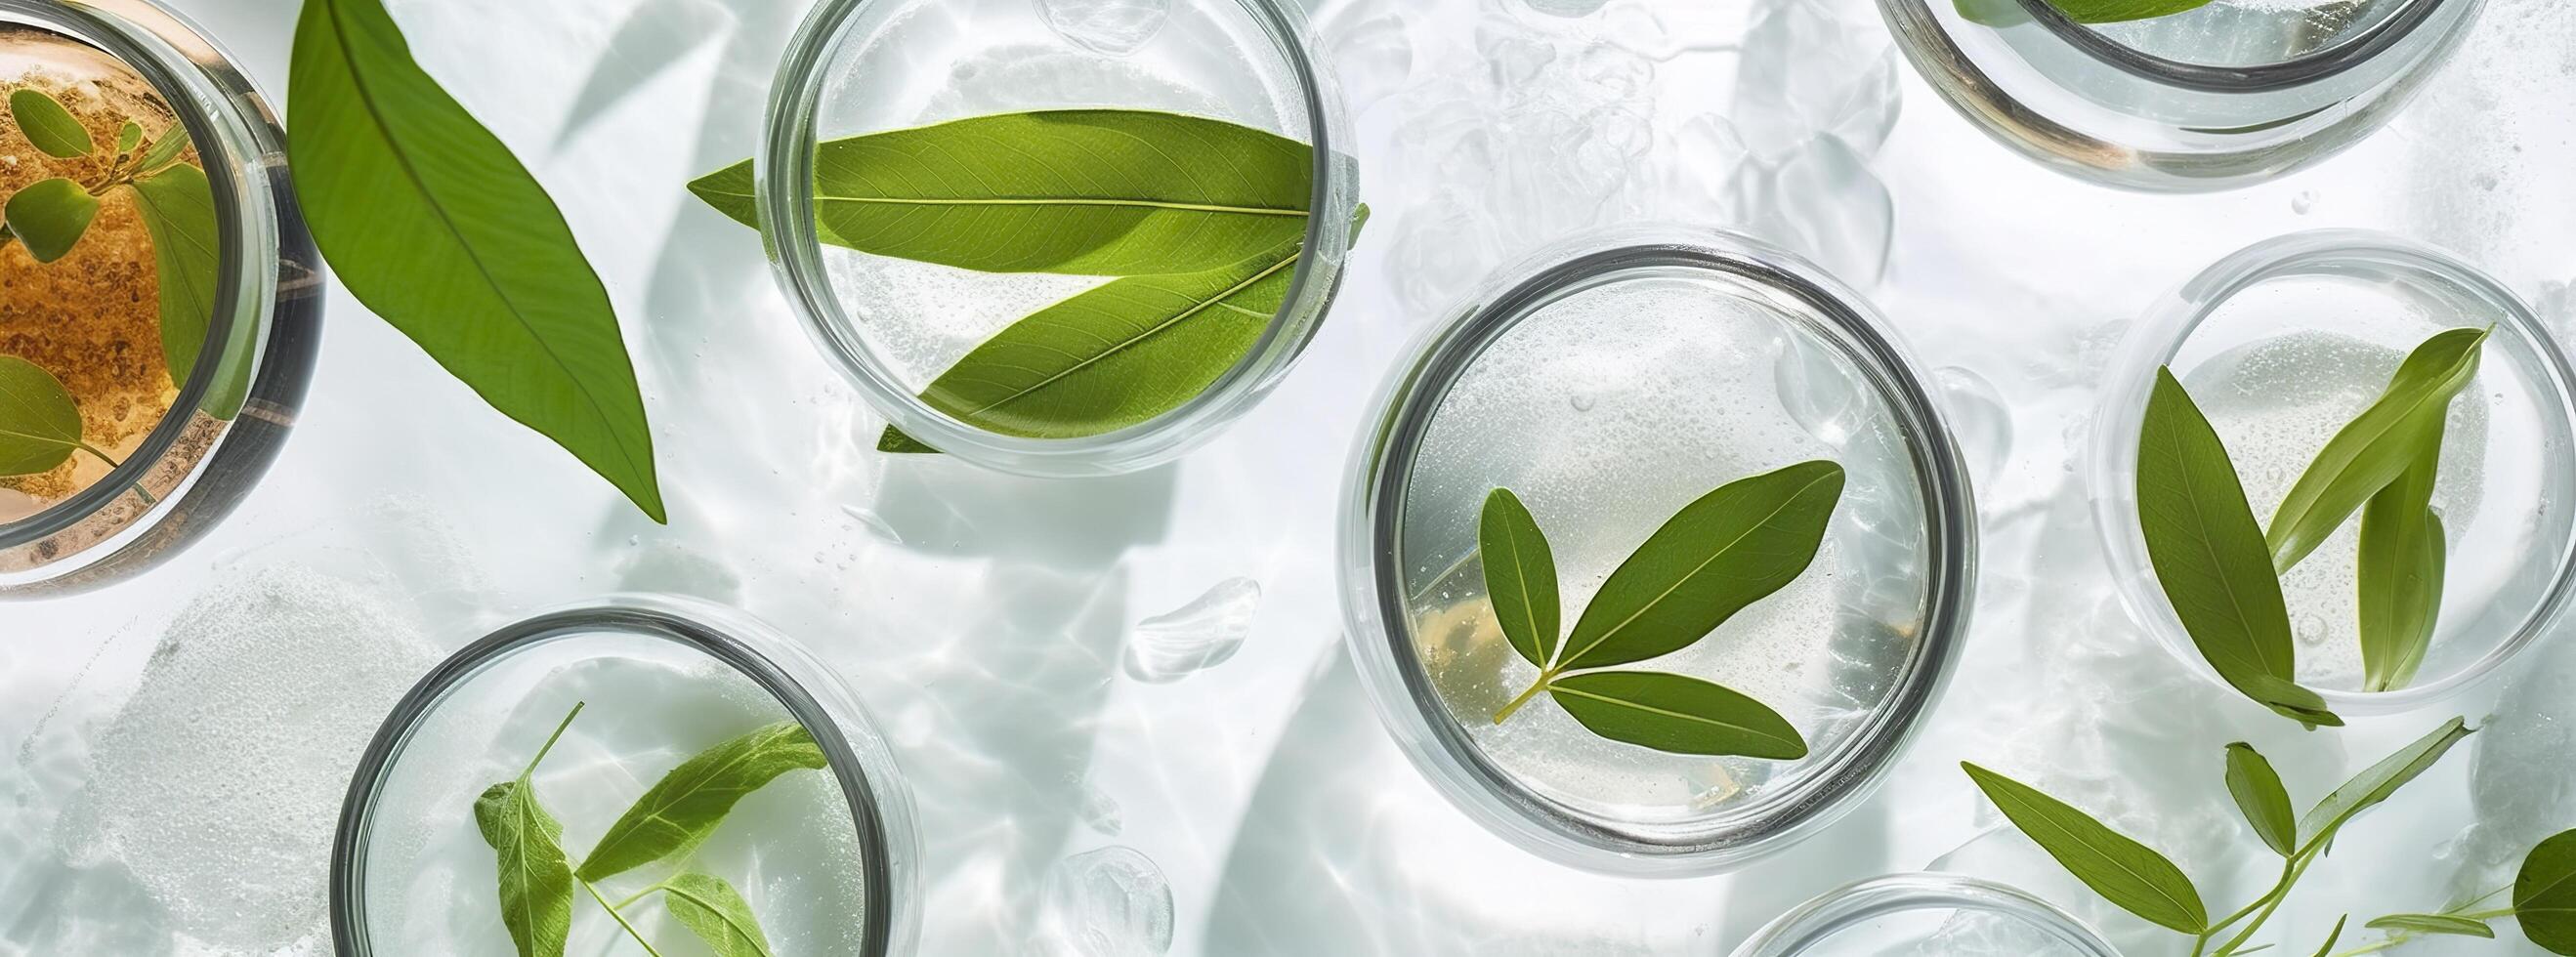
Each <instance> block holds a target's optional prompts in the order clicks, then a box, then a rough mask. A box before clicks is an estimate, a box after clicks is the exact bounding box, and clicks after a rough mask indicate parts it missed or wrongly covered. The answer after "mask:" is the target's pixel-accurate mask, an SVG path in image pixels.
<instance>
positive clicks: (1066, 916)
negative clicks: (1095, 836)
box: [1031, 847, 1172, 957]
mask: <svg viewBox="0 0 2576 957" xmlns="http://www.w3.org/2000/svg"><path fill="white" fill-rule="evenodd" d="M1031 943H1032V944H1033V945H1034V946H1032V947H1031V950H1033V951H1035V952H1036V953H1040V954H1047V955H1061V957H1075V955H1080V957H1159V955H1162V954H1165V953H1169V952H1170V951H1171V949H1172V885H1171V882H1170V881H1168V880H1166V879H1165V878H1164V877H1163V870H1162V868H1159V867H1156V866H1154V862H1153V860H1152V859H1150V858H1147V857H1146V856H1145V855H1143V854H1139V853H1137V852H1136V849H1135V848H1132V847H1104V848H1101V849H1099V850H1096V851H1085V852H1083V853H1080V854H1076V855H1074V856H1072V857H1068V858H1065V859H1064V860H1062V861H1060V862H1058V863H1057V864H1056V866H1055V870H1054V871H1053V872H1052V873H1050V874H1049V875H1048V876H1047V889H1046V902H1045V904H1044V905H1043V910H1042V912H1041V913H1040V915H1039V919H1038V932H1037V938H1036V940H1034V941H1032V942H1031Z"/></svg>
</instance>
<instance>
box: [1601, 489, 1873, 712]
mask: <svg viewBox="0 0 2576 957" xmlns="http://www.w3.org/2000/svg"><path fill="white" fill-rule="evenodd" d="M1842 494H1843V467H1842V466H1840V465H1837V464H1835V463H1832V462H1828V461H1823V460H1817V461H1812V462H1800V463H1798V464H1796V465H1791V466H1789V467H1787V468H1783V469H1780V470H1778V471H1775V472H1770V473H1766V474H1763V475H1756V476H1753V477H1752V478H1747V479H1739V480H1736V481H1733V482H1729V483H1727V484H1726V485H1724V486H1721V487H1720V488H1718V490H1717V491H1714V492H1710V493H1708V494H1707V495H1704V496H1701V497H1700V499H1699V500H1698V501H1695V502H1692V503H1690V504H1689V505H1685V506H1682V510H1681V511H1680V512H1677V513H1675V514H1674V515H1673V517H1672V518H1671V519H1670V520H1668V521H1666V522H1665V523H1664V525H1663V527H1662V528H1658V529H1656V530H1655V533H1654V534H1653V535H1649V536H1647V537H1646V543H1645V544H1644V545H1640V546H1638V547H1637V551H1636V552H1635V553H1633V554H1631V555H1629V556H1628V559H1627V560H1626V561H1624V562H1621V563H1619V567H1618V568H1617V569H1616V570H1614V571H1612V572H1611V573H1610V577H1609V579H1608V580H1607V581H1604V582H1602V583H1601V590H1600V591H1599V592H1598V593H1596V594H1594V595H1593V597H1592V603H1591V604H1589V605H1586V606H1584V609H1583V614H1582V616H1581V617H1579V618H1577V619H1575V622H1574V634H1573V636H1572V637H1569V638H1568V639H1566V642H1565V655H1564V660H1563V663H1562V664H1561V665H1559V667H1560V668H1562V669H1581V668H1600V667H1606V666H1609V665H1619V664H1626V663H1628V662H1631V661H1643V660H1646V659H1648V658H1655V657H1660V656H1662V655H1667V654H1671V653H1672V652H1674V651H1678V650H1680V649H1682V648H1684V647H1686V646H1688V645H1690V644H1691V643H1692V642H1695V641H1698V640H1700V639H1701V638H1702V637H1704V636H1706V635H1707V634H1708V633H1709V632H1710V631H1712V630H1714V629H1716V628H1717V626H1719V625H1721V624H1724V623H1725V622H1726V620H1727V619H1728V618H1731V617H1734V615H1735V613H1736V612H1738V611H1742V610H1744V608H1745V606H1747V605H1751V604H1753V603H1754V602H1756V601H1760V600H1761V599H1762V598H1763V597H1764V596H1767V595H1769V594H1771V593H1772V592H1775V591H1779V590H1780V589H1781V588H1782V587H1784V586H1786V585H1788V584H1789V583H1790V582H1792V581H1795V580H1797V578H1798V576H1799V575H1800V574H1801V573H1803V572H1805V571H1806V570H1807V565H1808V563H1810V562H1812V561H1814V560H1815V558H1816V548H1817V546H1819V545H1821V544H1822V543H1823V541H1824V537H1825V523H1826V521H1827V520H1828V519H1831V518H1832V517H1833V514H1834V506H1835V504H1836V503H1838V502H1840V501H1841V499H1842Z"/></svg>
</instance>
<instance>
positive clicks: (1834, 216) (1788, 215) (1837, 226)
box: [1731, 136, 1896, 288]
mask: <svg viewBox="0 0 2576 957" xmlns="http://www.w3.org/2000/svg"><path fill="white" fill-rule="evenodd" d="M1731 185H1732V187H1733V189H1732V193H1733V199H1734V203H1735V208H1736V210H1737V213H1738V215H1740V216H1741V217H1742V220H1741V223H1740V228H1742V229H1743V230H1744V231H1745V232H1748V233H1751V234H1753V235H1755V236H1759V237H1761V238H1763V239H1767V240H1770V241H1771V242H1774V243H1778V244H1780V245H1782V246H1786V247H1788V248H1789V249H1790V250H1791V251H1793V252H1796V253H1798V254H1800V255H1803V256H1805V257H1807V258H1808V259H1811V260H1814V261H1815V263H1816V265H1819V266H1823V267H1824V268H1825V269H1826V270H1827V271H1829V272H1832V273H1833V274H1834V275H1836V276H1838V277H1841V278H1842V280H1843V281H1845V282H1849V283H1852V284H1854V285H1857V286H1861V287H1863V288H1867V287H1868V286H1870V285H1872V284H1874V283H1876V282H1878V280H1879V277H1881V276H1883V275H1886V273H1887V255H1888V250H1889V248H1890V247H1891V245H1892V244H1893V242H1894V240H1895V234H1896V200H1895V197H1893V196H1892V195H1890V194H1889V193H1888V191H1887V184H1885V183H1882V182H1880V181H1879V178H1878V174H1877V173H1876V172H1874V171H1873V170H1871V169H1870V164H1869V158H1868V157H1867V156H1864V155H1862V154H1861V153H1860V152H1858V151H1857V150H1855V149H1854V148H1853V147H1852V146H1851V144H1849V143H1847V142H1845V141H1844V140H1843V139H1842V138H1841V137H1835V136H1821V137H1815V138H1812V139H1809V140H1807V141H1805V142H1804V143H1803V144H1802V145H1800V146H1798V147H1797V148H1795V149H1793V150H1791V151H1790V152H1789V153H1788V154H1787V155H1785V156H1782V157H1780V158H1778V159H1754V160H1751V161H1749V162H1747V163H1746V164H1745V165H1744V166H1743V167H1742V168H1740V169H1739V170H1738V171H1737V172H1736V175H1735V178H1734V181H1733V183H1732V184H1731Z"/></svg>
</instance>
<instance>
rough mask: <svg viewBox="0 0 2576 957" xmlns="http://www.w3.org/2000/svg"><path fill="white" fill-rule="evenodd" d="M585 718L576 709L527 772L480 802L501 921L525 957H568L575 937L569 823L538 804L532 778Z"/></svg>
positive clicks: (477, 813)
mask: <svg viewBox="0 0 2576 957" xmlns="http://www.w3.org/2000/svg"><path fill="white" fill-rule="evenodd" d="M579 714H581V706H580V705H574V706H573V709H572V713H571V714H567V715H564V719H563V723H562V724H559V725H556V726H555V733H554V735H553V736H551V737H548V738H547V739H546V743H545V746H544V747H542V748H539V749H537V756H536V757H535V758H534V759H532V760H530V761H529V762H528V766H527V769H526V770H524V771H521V772H519V776H518V777H517V778H515V779H512V780H508V781H503V782H501V783H499V784H495V785H492V786H491V787H489V788H486V789H484V791H483V796H482V797H480V798H477V799H476V800H475V801H474V824H475V827H476V828H478V829H480V830H481V831H482V832H483V842H484V843H486V844H489V845H491V846H492V853H493V854H494V856H495V858H496V860H495V864H496V865H497V868H498V871H499V874H500V884H501V891H500V893H501V923H502V924H503V925H504V926H506V927H508V928H509V930H510V941H511V942H512V943H514V944H517V945H518V948H519V957H563V952H564V941H565V938H566V937H568V936H569V935H570V934H571V933H572V864H571V863H570V862H569V861H567V860H566V859H565V857H564V849H563V825H562V824H560V823H558V822H556V821H555V818H554V815H551V814H548V813H546V809H545V807H544V806H542V805H540V804H538V803H537V789H536V785H535V784H534V783H533V782H531V781H530V777H531V776H532V775H534V774H535V773H536V770H537V762H539V761H543V760H545V758H546V752H548V751H552V750H554V746H555V741H556V740H558V739H560V738H562V737H563V733H564V729H565V728H567V727H570V726H571V725H572V719H573V718H574V717H575V716H577V715H579Z"/></svg>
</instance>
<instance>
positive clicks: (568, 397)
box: [287, 0, 665, 521]
mask: <svg viewBox="0 0 2576 957" xmlns="http://www.w3.org/2000/svg"><path fill="white" fill-rule="evenodd" d="M287 102H288V103H290V104H292V106H293V108H292V110H291V111H290V113H289V115H288V117H287V125H288V132H289V134H290V135H289V136H288V143H289V149H290V153H291V156H290V158H291V159H292V161H293V163H292V165H293V168H294V171H295V187H296V193H297V195H298V197H299V198H301V199H302V200H303V203H304V212H305V214H306V216H307V217H308V218H309V219H310V220H311V225H312V227H313V238H314V239H315V240H316V241H318V242H319V243H320V244H321V247H322V252H323V254H324V255H325V256H326V257H328V258H329V259H330V262H331V268H332V271H333V272H335V273H337V274H338V275H339V277H340V280H341V282H342V283H344V284H346V285H347V286H348V287H349V291H350V292H352V293H354V294H356V295H357V297H358V300H359V301H360V302H363V303H365V304H366V306H367V308H368V309H370V310H373V311H374V312H375V313H376V314H377V315H379V316H383V317H384V318H385V321H387V322H391V323H393V324H394V326H395V328H398V329H401V330H402V332H403V334H404V335H407V336H410V337H411V339H412V341H413V342H416V343H419V344H420V347H421V348H422V349H423V350H426V351H427V352H428V353H429V355H430V357H431V358H433V359H436V360H438V363H439V364H440V365H442V366H445V367H446V368H447V370H448V372H450V373H452V374H454V375H455V376H456V377H457V378H458V379H460V380H463V381H464V382H465V384H466V385H469V386H472V387H473V388H474V391H475V392H476V393H478V394H480V395H481V396H482V397H483V399H484V400H485V401H487V402H490V403H491V404H492V406H493V407H494V408H497V409H499V410H501V411H502V412H503V413H504V414H507V415H508V416H510V417H511V418H513V419H516V420H518V421H519V422H521V423H523V424H526V425H528V426H529V427H531V428H534V429H536V430H537V431H538V432H541V433H544V434H545V435H546V437H548V438H551V439H553V440H554V441H555V442H557V443H559V444H561V445H562V446H563V447H564V448H565V449H567V450H569V451H571V452H572V453H573V455H575V456H577V457H579V458H580V459H581V460H582V462H584V463H585V464H588V465H589V466H590V467H591V468H592V469H593V470H596V471H597V472H599V474H600V475H602V476H604V477H606V478H607V479H608V480H609V481H610V482H611V483H613V484H615V485H616V486H617V487H618V488H619V489H620V490H621V491H624V492H625V493H626V495H627V497H628V498H631V499H633V500H634V501H635V504H636V505H637V506H638V507H640V508H642V509H643V510H644V513H645V514H647V515H650V516H652V518H653V519H654V520H655V521H663V520H664V519H665V516H664V513H663V508H662V493H661V489H660V486H659V483H658V482H657V480H656V478H655V472H654V467H653V435H652V431H651V429H650V428H649V427H648V426H647V425H646V423H645V418H644V401H643V398H642V396H641V395H640V394H639V393H638V391H637V387H636V383H635V369H634V366H633V365H632V363H630V362H629V361H628V359H627V355H626V345H625V343H624V341H623V340H621V339H620V338H619V337H618V328H617V315H616V313H615V312H614V311H613V310H612V309H611V308H610V306H609V302H608V291H607V289H606V288H604V287H602V286H601V285H600V282H599V276H598V274H597V273H595V272H593V271H592V270H591V268H590V262H589V261H588V260H586V259H584V258H583V257H582V254H581V249H580V247H579V246H578V245H577V244H576V243H575V242H574V240H573V235H572V230H571V229H570V228H569V227H568V226H566V225H565V223H564V220H563V214H562V212H561V211H559V210H557V209H556V208H555V204H554V200H553V199H552V198H550V197H548V196H547V195H546V191H545V188H544V187H542V186H539V185H538V184H537V181H536V178H535V177H533V176H531V175H529V173H528V170H527V168H526V167H524V166H521V165H519V161H518V159H517V158H516V157H514V156H512V155H510V151H509V149H508V148H507V147H505V146H503V145H502V144H501V141H500V140H499V139H497V138H495V137H494V136H493V135H492V133H491V131H489V130H486V129H484V128H483V125H482V124H481V123H478V122H475V120H474V118H473V117H472V116H470V115H468V114H467V113H466V112H465V109H464V107H462V106H459V105H457V103H456V101H455V100H454V99H453V98H451V97H449V96H448V95H447V91H445V90H443V89H440V88H439V86H438V83H437V81H435V80H432V79H431V78H430V77H429V75H428V74H427V73H424V72H422V71H421V69H420V66H419V65H418V64H416V63H414V62H413V61H412V57H411V50H410V48H409V47H408V46H407V45H406V44H405V43H404V41H403V37H402V33H401V31H400V30H398V29H397V28H396V27H395V25H394V22H393V19H392V18H391V17H389V16H387V15H386V14H385V10H384V6H383V5H382V4H381V3H380V2H379V0H306V3H305V4H304V13H303V18H302V19H301V20H300V21H299V22H298V23H297V24H296V28H295V51H294V61H293V64H292V67H291V69H290V70H289V71H288V95H287Z"/></svg>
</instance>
